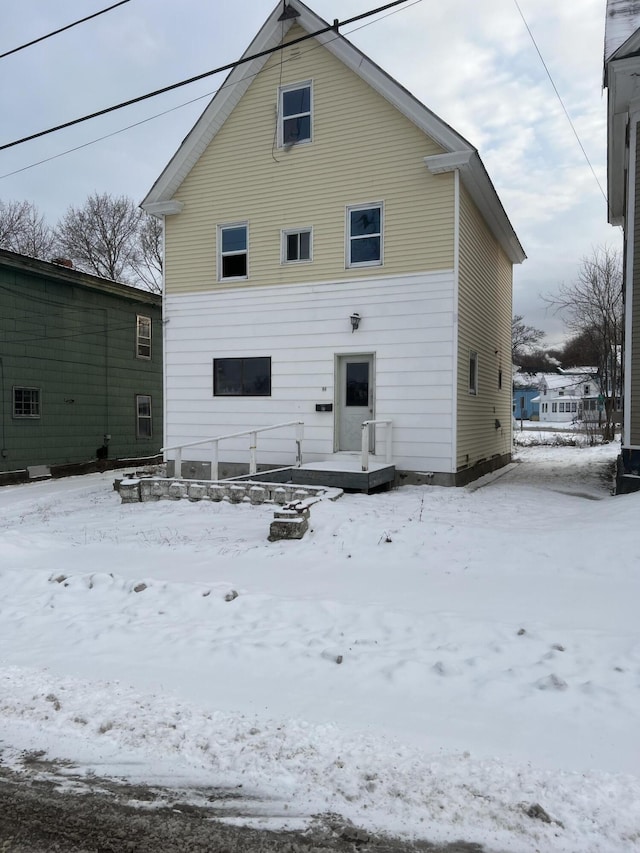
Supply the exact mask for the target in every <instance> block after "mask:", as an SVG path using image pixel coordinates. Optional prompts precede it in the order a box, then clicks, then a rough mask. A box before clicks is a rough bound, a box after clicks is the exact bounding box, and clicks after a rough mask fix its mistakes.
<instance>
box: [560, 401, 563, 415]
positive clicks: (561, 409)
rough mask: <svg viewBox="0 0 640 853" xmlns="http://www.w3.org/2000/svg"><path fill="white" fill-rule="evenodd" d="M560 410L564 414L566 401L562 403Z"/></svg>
mask: <svg viewBox="0 0 640 853" xmlns="http://www.w3.org/2000/svg"><path fill="white" fill-rule="evenodd" d="M560 411H561V412H562V413H563V414H564V403H560Z"/></svg>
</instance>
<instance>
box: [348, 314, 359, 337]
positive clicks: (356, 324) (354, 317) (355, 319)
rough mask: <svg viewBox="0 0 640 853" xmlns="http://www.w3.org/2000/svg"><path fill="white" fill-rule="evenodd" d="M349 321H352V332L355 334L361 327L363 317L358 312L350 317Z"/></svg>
mask: <svg viewBox="0 0 640 853" xmlns="http://www.w3.org/2000/svg"><path fill="white" fill-rule="evenodd" d="M349 320H350V321H351V331H352V332H355V330H356V329H358V328H359V327H360V320H361V317H360V315H359V314H358V313H357V311H354V312H353V314H352V315H351V316H350V317H349Z"/></svg>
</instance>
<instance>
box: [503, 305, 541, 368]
mask: <svg viewBox="0 0 640 853" xmlns="http://www.w3.org/2000/svg"><path fill="white" fill-rule="evenodd" d="M523 320H524V318H523V316H522V315H521V314H516V315H515V317H514V318H513V320H512V321H511V359H512V361H513V363H514V364H519V363H520V359H521V358H522V356H523V355H525V354H527V353H530V352H531V351H532V350H534V349H535V348H536V347H537V344H539V343H540V341H541V340H542V339H543V338H544V332H543V331H542V330H541V329H535V328H534V327H533V326H527V325H526V324H525V323H524V322H523Z"/></svg>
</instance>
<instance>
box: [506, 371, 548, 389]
mask: <svg viewBox="0 0 640 853" xmlns="http://www.w3.org/2000/svg"><path fill="white" fill-rule="evenodd" d="M542 375H543V374H542V373H514V374H513V387H514V388H537V387H538V385H539V384H540V379H541V377H542Z"/></svg>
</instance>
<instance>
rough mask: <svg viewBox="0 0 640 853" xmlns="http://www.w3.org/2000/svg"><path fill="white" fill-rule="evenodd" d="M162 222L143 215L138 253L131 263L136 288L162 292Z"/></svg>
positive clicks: (140, 224)
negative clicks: (135, 279) (135, 278)
mask: <svg viewBox="0 0 640 853" xmlns="http://www.w3.org/2000/svg"><path fill="white" fill-rule="evenodd" d="M162 237H163V235H162V222H161V221H160V220H159V219H158V218H157V217H155V216H150V215H149V214H148V213H143V214H142V215H141V217H140V220H139V226H138V252H137V254H136V256H135V258H134V259H133V260H132V262H131V267H132V270H133V273H134V274H135V276H136V277H137V281H136V282H135V284H136V287H141V288H143V289H144V290H150V291H151V292H152V293H161V292H162Z"/></svg>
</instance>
